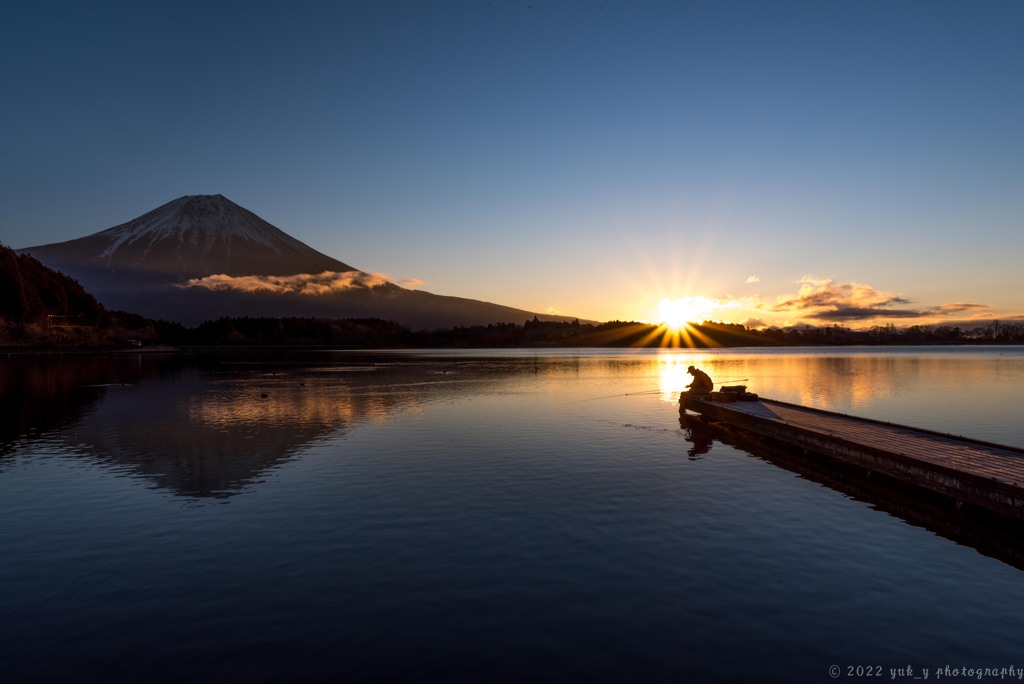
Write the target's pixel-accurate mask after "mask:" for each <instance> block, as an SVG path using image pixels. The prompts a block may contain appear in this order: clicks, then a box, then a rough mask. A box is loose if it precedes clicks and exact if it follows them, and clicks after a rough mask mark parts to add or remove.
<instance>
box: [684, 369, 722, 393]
mask: <svg viewBox="0 0 1024 684" xmlns="http://www.w3.org/2000/svg"><path fill="white" fill-rule="evenodd" d="M686 372H687V373H689V374H690V375H692V376H693V382H691V383H690V384H689V385H687V387H688V388H689V389H687V390H686V394H711V390H712V389H714V387H715V383H713V382H711V376H710V375H708V374H707V373H705V372H704V371H702V370H698V369H696V368H694V367H693V366H690V367H689V368H687V369H686Z"/></svg>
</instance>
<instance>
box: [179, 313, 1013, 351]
mask: <svg viewBox="0 0 1024 684" xmlns="http://www.w3.org/2000/svg"><path fill="white" fill-rule="evenodd" d="M176 335H177V337H176V339H175V340H167V343H172V344H179V345H195V346H232V345H299V344H303V345H310V344H312V345H332V346H349V347H363V348H374V347H376V348H504V347H673V346H686V347H768V346H773V347H779V346H833V345H834V346H844V345H920V344H1024V324H1021V323H1001V322H999V321H992V322H990V323H988V324H986V325H984V326H981V327H976V328H972V329H969V330H964V329H961V328H958V327H948V326H911V327H908V328H896V327H894V326H884V327H878V328H870V329H866V330H851V329H849V328H845V327H842V326H831V327H825V328H811V327H807V328H803V327H801V328H787V329H781V328H768V329H764V330H752V329H749V328H746V327H745V326H742V325H738V324H732V323H714V322H710V321H708V322H704V323H702V324H699V325H694V326H692V327H691V329H690V330H689V331H687V332H685V333H682V334H680V333H674V332H671V331H668V330H666V329H664V328H662V327H661V326H657V325H651V324H648V323H636V322H623V321H612V322H609V323H600V324H593V323H580V322H579V321H578V320H577V321H573V322H571V323H567V322H553V321H540V320H538V319H536V318H534V319H533V320H531V321H525V322H524V323H495V324H491V325H477V326H459V327H454V328H447V329H442V330H432V331H422V330H421V331H413V330H410V329H409V328H406V327H404V326H401V325H398V324H397V323H394V322H392V321H384V320H381V319H376V318H367V319H345V320H325V319H309V318H283V319H282V318H221V319H219V320H216V321H210V322H207V323H203V324H202V325H199V326H197V327H196V328H192V329H188V330H179V331H176Z"/></svg>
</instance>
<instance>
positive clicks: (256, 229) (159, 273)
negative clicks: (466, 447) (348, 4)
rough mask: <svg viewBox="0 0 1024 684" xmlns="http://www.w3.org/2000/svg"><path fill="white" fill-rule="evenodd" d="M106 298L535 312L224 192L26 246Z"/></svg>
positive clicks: (446, 316)
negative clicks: (262, 212) (350, 257)
mask: <svg viewBox="0 0 1024 684" xmlns="http://www.w3.org/2000/svg"><path fill="white" fill-rule="evenodd" d="M18 252H19V253H22V254H24V253H30V254H32V256H34V257H36V258H37V259H39V260H40V261H41V262H43V263H44V264H46V265H48V266H50V267H52V268H55V269H58V270H60V271H62V272H64V273H66V274H68V275H70V276H71V277H73V278H76V279H77V280H78V281H79V282H80V283H81V284H82V285H83V286H85V288H86V289H87V290H88V291H89V292H90V293H92V294H93V295H95V296H96V298H97V299H98V300H99V301H100V302H102V303H103V304H104V305H105V306H106V307H108V308H110V309H117V310H122V311H132V312H135V313H139V314H142V315H145V316H149V317H150V318H156V319H164V320H169V321H177V322H179V323H183V324H186V325H195V324H197V323H201V322H202V321H205V320H211V319H216V318H220V317H222V316H236V317H237V316H271V317H283V316H315V317H322V318H356V317H376V318H383V319H386V320H393V321H396V322H398V323H401V324H403V325H408V326H410V327H412V328H415V329H433V328H444V327H452V326H459V325H486V324H488V323H498V322H522V321H524V320H528V319H531V318H533V317H534V316H535V315H537V316H538V317H539V318H541V319H545V320H571V319H570V318H567V317H564V316H547V315H541V314H535V313H533V312H530V311H525V310H522V309H515V308H512V307H507V306H501V305H498V304H491V303H489V302H482V301H478V300H474V299H466V298H462V297H448V296H443V295H435V294H431V293H429V292H423V291H418V290H408V289H405V288H402V287H399V286H398V285H395V284H393V283H390V282H387V281H385V280H384V279H383V278H382V277H380V276H374V275H371V274H368V273H365V272H363V271H360V270H358V269H356V268H353V267H352V266H349V265H348V264H345V263H343V262H341V261H338V260H337V259H334V258H332V257H329V256H327V255H326V254H323V253H321V252H318V251H317V250H315V249H313V248H312V247H310V246H309V245H306V244H304V243H302V242H300V241H299V240H296V239H295V238H293V237H291V236H290V235H288V234H287V233H285V232H284V231H282V230H280V229H279V228H277V227H275V226H273V225H271V224H270V223H267V222H266V221H264V220H263V219H261V218H260V217H259V216H257V215H256V214H254V213H253V212H251V211H249V210H248V209H245V208H243V207H240V206H239V205H237V204H235V203H234V202H232V201H231V200H229V199H227V198H226V197H223V196H222V195H190V196H185V197H180V198H178V199H176V200H174V201H172V202H168V203H167V204H165V205H163V206H161V207H158V208H157V209H154V210H153V211H151V212H148V213H146V214H144V215H142V216H140V217H138V218H136V219H133V220H131V221H128V222H127V223H122V224H121V225H118V226H114V227H113V228H108V229H107V230H103V231H100V232H98V233H94V234H92V235H87V236H85V237H82V238H78V239H75V240H68V241H66V242H60V243H54V244H48V245H40V246H37V247H26V248H24V249H20V250H18Z"/></svg>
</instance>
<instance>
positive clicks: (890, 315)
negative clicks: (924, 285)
mask: <svg viewBox="0 0 1024 684" xmlns="http://www.w3.org/2000/svg"><path fill="white" fill-rule="evenodd" d="M799 282H800V291H799V292H798V293H797V294H796V296H780V297H778V298H777V299H776V300H775V302H774V303H772V304H764V305H761V306H760V307H759V308H761V309H762V310H764V311H770V312H773V313H786V314H791V315H792V316H793V317H794V319H795V320H803V321H818V322H823V323H829V324H832V323H843V322H853V321H857V322H863V321H872V320H875V321H881V320H893V319H900V320H911V319H916V320H917V321H919V322H920V323H922V324H931V323H942V324H946V323H947V322H948V321H949V317H951V316H953V315H960V316H962V315H964V314H967V318H968V319H984V318H987V317H989V316H991V314H989V313H986V311H987V310H988V309H989V308H990V307H989V306H988V305H987V304H978V303H973V302H952V303H949V304H941V305H939V306H932V307H926V308H914V307H908V306H905V305H907V304H910V303H911V302H910V300H909V299H907V298H906V297H904V296H902V295H899V294H894V293H891V292H886V291H884V290H879V289H877V288H874V287H872V286H870V285H865V284H863V283H856V282H850V283H837V282H835V281H834V280H832V279H831V278H816V277H814V276H804V277H803V278H801V279H800V281H799Z"/></svg>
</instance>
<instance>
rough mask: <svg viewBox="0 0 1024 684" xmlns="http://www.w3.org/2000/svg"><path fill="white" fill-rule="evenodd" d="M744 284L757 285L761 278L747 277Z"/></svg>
mask: <svg viewBox="0 0 1024 684" xmlns="http://www.w3.org/2000/svg"><path fill="white" fill-rule="evenodd" d="M744 282H745V283H746V284H747V285H750V284H752V283H759V282H761V276H756V275H752V276H747V279H746V280H745V281H744Z"/></svg>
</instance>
